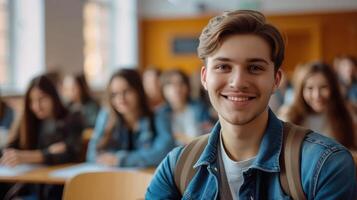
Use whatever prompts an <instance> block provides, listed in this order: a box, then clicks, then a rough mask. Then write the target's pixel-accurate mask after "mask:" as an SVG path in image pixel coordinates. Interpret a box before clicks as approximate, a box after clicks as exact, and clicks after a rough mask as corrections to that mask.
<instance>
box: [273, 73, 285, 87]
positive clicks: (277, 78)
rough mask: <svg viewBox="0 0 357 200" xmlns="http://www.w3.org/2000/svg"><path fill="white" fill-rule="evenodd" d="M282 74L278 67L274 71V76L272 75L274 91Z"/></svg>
mask: <svg viewBox="0 0 357 200" xmlns="http://www.w3.org/2000/svg"><path fill="white" fill-rule="evenodd" d="M282 76H283V72H282V70H281V69H278V71H277V72H276V73H275V77H274V88H273V92H275V91H276V90H277V89H278V88H279V85H280V82H281V78H282Z"/></svg>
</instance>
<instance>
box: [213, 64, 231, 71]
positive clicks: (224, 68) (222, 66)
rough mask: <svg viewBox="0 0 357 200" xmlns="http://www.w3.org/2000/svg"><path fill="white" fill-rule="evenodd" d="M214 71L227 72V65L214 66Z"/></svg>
mask: <svg viewBox="0 0 357 200" xmlns="http://www.w3.org/2000/svg"><path fill="white" fill-rule="evenodd" d="M216 69H217V70H219V71H227V70H229V69H230V67H229V65H226V64H220V65H217V66H216Z"/></svg>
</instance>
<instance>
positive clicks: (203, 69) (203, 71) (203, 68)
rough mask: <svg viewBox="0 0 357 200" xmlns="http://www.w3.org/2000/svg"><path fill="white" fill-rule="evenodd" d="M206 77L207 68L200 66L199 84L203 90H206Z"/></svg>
mask: <svg viewBox="0 0 357 200" xmlns="http://www.w3.org/2000/svg"><path fill="white" fill-rule="evenodd" d="M206 77H207V67H206V66H202V67H201V84H202V86H203V87H204V88H205V90H207V82H206Z"/></svg>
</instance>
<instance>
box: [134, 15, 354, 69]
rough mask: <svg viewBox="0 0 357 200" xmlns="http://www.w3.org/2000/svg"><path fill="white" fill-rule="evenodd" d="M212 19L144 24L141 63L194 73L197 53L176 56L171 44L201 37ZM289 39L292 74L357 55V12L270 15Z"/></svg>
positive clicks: (287, 64)
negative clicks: (302, 66) (306, 64)
mask: <svg viewBox="0 0 357 200" xmlns="http://www.w3.org/2000/svg"><path fill="white" fill-rule="evenodd" d="M209 18H210V17H208V16H199V17H190V18H181V19H174V18H170V19H143V20H142V21H141V41H142V42H141V63H142V66H144V67H145V66H148V65H155V66H157V67H159V68H161V69H164V70H165V69H168V68H170V67H180V68H182V69H183V70H184V71H186V72H188V73H191V72H193V71H195V70H197V69H198V68H199V66H200V65H201V61H200V60H199V59H198V58H197V56H196V54H189V55H175V54H173V53H172V51H171V41H172V39H173V38H174V37H178V36H196V37H198V36H199V34H200V32H201V30H202V28H203V27H204V26H205V25H206V24H207V22H208V19H209ZM268 21H270V22H271V23H272V24H274V25H276V26H277V27H278V28H279V29H280V30H281V32H282V33H283V34H284V37H285V38H286V41H287V42H286V58H285V62H284V64H283V65H284V68H285V70H286V71H287V72H288V74H289V75H290V74H291V73H292V71H293V69H294V67H295V66H296V64H298V63H299V62H301V61H311V60H317V59H323V60H326V61H328V62H331V61H332V59H333V57H334V56H335V55H338V54H342V53H348V54H352V55H355V56H357V11H350V12H336V13H314V14H295V15H269V16H268Z"/></svg>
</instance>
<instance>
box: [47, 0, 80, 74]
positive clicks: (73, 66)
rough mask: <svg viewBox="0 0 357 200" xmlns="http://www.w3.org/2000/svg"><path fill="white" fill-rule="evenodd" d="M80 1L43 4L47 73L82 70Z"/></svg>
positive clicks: (55, 0) (67, 0)
mask: <svg viewBox="0 0 357 200" xmlns="http://www.w3.org/2000/svg"><path fill="white" fill-rule="evenodd" d="M84 3H85V1H82V0H60V1H58V0H46V1H45V40H46V42H45V44H46V47H45V48H46V66H47V70H48V71H52V70H59V68H60V71H61V72H63V73H73V72H78V71H81V70H82V69H83V60H84V56H83V46H84V39H83V6H84Z"/></svg>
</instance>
